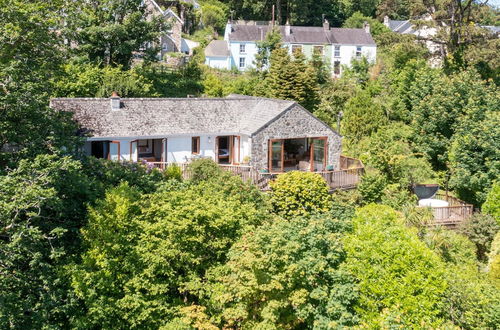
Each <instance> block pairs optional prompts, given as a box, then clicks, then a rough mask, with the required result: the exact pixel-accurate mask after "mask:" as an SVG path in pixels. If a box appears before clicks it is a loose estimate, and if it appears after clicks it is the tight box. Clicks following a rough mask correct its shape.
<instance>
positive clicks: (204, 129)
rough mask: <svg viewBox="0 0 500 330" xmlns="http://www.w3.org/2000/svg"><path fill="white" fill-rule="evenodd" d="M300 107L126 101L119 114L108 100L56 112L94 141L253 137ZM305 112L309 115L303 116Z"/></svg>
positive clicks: (239, 101) (70, 102) (236, 100)
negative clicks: (230, 135)
mask: <svg viewBox="0 0 500 330" xmlns="http://www.w3.org/2000/svg"><path fill="white" fill-rule="evenodd" d="M294 104H296V103H295V102H293V101H283V100H276V99H267V98H258V97H243V96H237V95H235V96H232V97H229V98H184V99H181V98H179V99H175V98H123V99H121V107H120V109H118V110H112V109H111V101H110V99H108V98H57V99H52V100H51V107H52V108H53V109H56V110H58V111H68V112H72V113H73V118H74V119H75V120H76V121H77V122H78V123H79V125H80V126H81V128H82V131H86V132H88V133H89V134H90V135H91V136H93V137H97V138H99V137H101V138H104V137H106V138H108V137H116V138H118V137H134V136H137V137H139V136H144V137H146V136H150V137H153V136H168V135H182V134H211V133H214V134H215V133H242V134H248V135H251V134H252V133H254V132H256V131H257V130H258V129H259V128H261V127H263V126H264V125H266V124H267V123H268V122H269V121H271V120H272V119H274V118H276V117H278V116H279V115H280V114H281V113H283V112H284V111H286V110H287V109H288V108H290V107H291V106H293V105H294ZM304 111H306V110H304Z"/></svg>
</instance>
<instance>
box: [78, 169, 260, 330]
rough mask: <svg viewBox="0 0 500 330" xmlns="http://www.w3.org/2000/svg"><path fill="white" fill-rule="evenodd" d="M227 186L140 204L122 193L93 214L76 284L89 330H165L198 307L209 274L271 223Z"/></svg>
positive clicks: (163, 194)
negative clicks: (100, 329)
mask: <svg viewBox="0 0 500 330" xmlns="http://www.w3.org/2000/svg"><path fill="white" fill-rule="evenodd" d="M235 179H237V178H235ZM240 184H241V185H243V183H242V182H241V180H240ZM221 186H222V185H221V184H219V183H217V182H215V181H201V182H199V183H198V184H191V185H183V186H182V187H181V189H178V190H164V189H159V190H158V191H157V192H155V193H153V194H149V195H142V196H139V197H140V198H138V195H137V192H136V191H134V189H132V188H130V187H128V186H121V187H119V188H116V189H114V190H111V191H110V192H108V194H107V196H106V199H105V200H104V201H102V202H101V203H99V204H98V206H97V207H96V208H92V209H91V211H90V218H89V224H88V226H86V227H85V229H84V230H83V233H84V238H85V241H86V243H87V244H88V246H89V249H88V250H87V251H86V252H85V253H84V254H83V256H82V259H83V262H82V263H81V265H80V266H78V267H77V269H76V272H75V273H74V276H73V283H74V287H75V290H76V292H77V293H78V295H79V296H80V298H81V299H82V300H83V301H84V303H85V306H86V313H87V315H86V316H85V317H84V318H83V319H82V320H83V321H85V319H87V322H88V323H87V326H88V325H89V324H90V325H92V326H102V325H104V326H105V327H120V328H131V327H141V328H158V327H160V326H162V325H165V323H166V322H168V320H172V319H174V318H175V317H179V316H180V314H181V310H182V309H183V308H184V307H186V306H190V305H192V304H194V303H196V302H197V301H199V296H200V294H201V292H202V291H203V289H204V287H205V276H206V273H207V272H208V271H209V270H210V269H211V268H212V267H218V266H221V265H222V264H223V263H225V261H226V259H227V257H226V255H227V252H228V251H229V249H230V248H231V246H232V245H233V243H234V242H235V241H237V240H238V239H239V238H240V237H241V235H242V234H243V233H245V232H246V231H248V230H252V229H253V228H255V226H257V225H259V224H261V223H262V222H263V221H264V219H266V218H267V216H268V213H267V212H266V210H265V209H262V208H261V207H260V204H258V203H254V202H253V200H252V198H244V197H242V196H243V195H244V194H245V192H244V191H240V193H239V194H236V193H228V192H227V191H224V190H223V189H221ZM233 192H234V190H233ZM251 193H253V191H252V192H251Z"/></svg>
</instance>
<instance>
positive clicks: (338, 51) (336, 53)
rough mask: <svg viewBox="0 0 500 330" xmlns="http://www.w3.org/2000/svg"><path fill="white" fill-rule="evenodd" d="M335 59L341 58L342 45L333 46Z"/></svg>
mask: <svg viewBox="0 0 500 330" xmlns="http://www.w3.org/2000/svg"><path fill="white" fill-rule="evenodd" d="M333 57H340V45H335V46H333Z"/></svg>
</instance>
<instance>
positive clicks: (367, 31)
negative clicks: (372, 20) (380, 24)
mask: <svg viewBox="0 0 500 330" xmlns="http://www.w3.org/2000/svg"><path fill="white" fill-rule="evenodd" d="M363 29H365V32H366V33H368V34H370V24H368V22H364V23H363Z"/></svg>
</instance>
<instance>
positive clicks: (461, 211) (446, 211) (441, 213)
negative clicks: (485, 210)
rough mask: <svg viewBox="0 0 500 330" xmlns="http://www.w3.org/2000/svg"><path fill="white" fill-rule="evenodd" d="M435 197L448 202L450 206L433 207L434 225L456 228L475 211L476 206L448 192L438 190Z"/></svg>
mask: <svg viewBox="0 0 500 330" xmlns="http://www.w3.org/2000/svg"><path fill="white" fill-rule="evenodd" d="M434 198H435V199H440V200H443V201H446V202H448V206H442V207H432V213H433V215H434V225H439V226H444V227H448V228H456V227H458V226H459V225H460V224H462V223H463V222H464V221H465V220H467V219H468V218H469V217H470V216H472V213H473V212H474V206H473V205H471V204H467V203H466V202H464V201H461V200H460V199H458V198H456V197H453V196H450V195H449V194H448V193H447V192H441V191H440V192H438V193H437V194H436V195H435V196H434Z"/></svg>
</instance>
